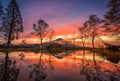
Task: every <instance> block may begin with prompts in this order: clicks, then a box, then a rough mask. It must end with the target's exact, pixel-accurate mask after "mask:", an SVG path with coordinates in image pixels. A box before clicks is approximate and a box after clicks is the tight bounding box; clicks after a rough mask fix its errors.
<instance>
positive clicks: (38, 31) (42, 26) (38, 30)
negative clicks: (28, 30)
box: [32, 20, 49, 49]
mask: <svg viewBox="0 0 120 81" xmlns="http://www.w3.org/2000/svg"><path fill="white" fill-rule="evenodd" d="M48 28H49V25H48V24H47V23H46V22H45V21H44V20H39V21H38V23H37V24H33V30H34V31H33V33H32V34H34V35H37V36H39V38H40V43H41V46H42V49H43V39H44V37H45V36H46V35H47V33H48Z"/></svg>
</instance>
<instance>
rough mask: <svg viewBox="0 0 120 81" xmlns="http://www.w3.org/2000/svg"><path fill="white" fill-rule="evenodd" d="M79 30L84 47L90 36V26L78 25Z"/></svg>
mask: <svg viewBox="0 0 120 81" xmlns="http://www.w3.org/2000/svg"><path fill="white" fill-rule="evenodd" d="M78 31H79V36H80V39H81V41H82V45H83V47H84V46H85V42H86V40H87V38H88V37H89V28H88V27H87V26H85V24H83V26H81V27H78Z"/></svg>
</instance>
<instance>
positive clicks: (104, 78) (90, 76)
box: [80, 50, 119, 81]
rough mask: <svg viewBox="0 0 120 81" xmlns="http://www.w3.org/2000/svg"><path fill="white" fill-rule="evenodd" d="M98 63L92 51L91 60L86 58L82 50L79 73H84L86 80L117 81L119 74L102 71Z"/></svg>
mask: <svg viewBox="0 0 120 81" xmlns="http://www.w3.org/2000/svg"><path fill="white" fill-rule="evenodd" d="M100 64H101V63H100V62H97V61H96V58H95V53H93V61H90V60H87V59H86V57H85V51H84V50H83V58H82V66H81V69H80V74H81V75H85V77H86V80H87V81H119V74H117V73H113V72H108V71H103V70H102V68H101V65H100Z"/></svg>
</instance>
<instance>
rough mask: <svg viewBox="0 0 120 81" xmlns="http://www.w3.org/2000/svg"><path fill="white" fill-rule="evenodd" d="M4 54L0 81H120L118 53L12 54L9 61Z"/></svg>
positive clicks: (0, 60) (83, 51)
mask: <svg viewBox="0 0 120 81" xmlns="http://www.w3.org/2000/svg"><path fill="white" fill-rule="evenodd" d="M5 53H6V52H4V53H3V52H1V53H0V81H4V80H3V79H2V78H3V77H4V78H5V77H7V79H6V81H120V54H119V53H118V52H108V54H104V53H102V54H100V53H92V52H89V51H85V50H81V51H76V52H73V51H67V52H63V53H57V54H50V53H48V52H43V53H41V52H38V53H34V52H10V53H8V57H7V58H8V60H7V61H5V59H7V58H6V54H5ZM5 62H8V63H7V66H6V63H5ZM4 64H5V66H6V67H7V68H6V69H7V72H6V74H7V75H8V76H4V75H3V74H4V72H5V71H4V70H5V69H4V67H5V66H4ZM12 79H13V80H12Z"/></svg>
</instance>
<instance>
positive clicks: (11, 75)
mask: <svg viewBox="0 0 120 81" xmlns="http://www.w3.org/2000/svg"><path fill="white" fill-rule="evenodd" d="M18 75H19V68H17V66H16V60H12V59H10V58H9V52H8V51H6V52H5V58H4V59H2V60H1V62H0V81H17V77H18Z"/></svg>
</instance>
